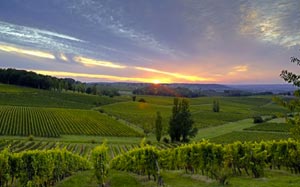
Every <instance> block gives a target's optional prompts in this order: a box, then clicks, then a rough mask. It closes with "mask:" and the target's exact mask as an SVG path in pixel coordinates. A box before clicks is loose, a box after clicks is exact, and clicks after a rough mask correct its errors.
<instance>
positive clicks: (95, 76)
mask: <svg viewBox="0 0 300 187" xmlns="http://www.w3.org/2000/svg"><path fill="white" fill-rule="evenodd" d="M29 71H34V72H36V73H39V74H43V75H51V76H57V77H72V78H85V79H86V78H87V79H91V80H92V81H95V79H96V80H97V79H98V80H101V81H103V80H106V81H126V82H147V83H153V82H155V81H156V79H152V78H140V77H121V76H113V75H101V74H87V73H74V72H64V71H47V70H32V69H31V70H29ZM160 82H164V83H169V82H170V80H169V79H160Z"/></svg>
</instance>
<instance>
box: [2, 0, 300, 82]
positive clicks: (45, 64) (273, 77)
mask: <svg viewBox="0 0 300 187" xmlns="http://www.w3.org/2000/svg"><path fill="white" fill-rule="evenodd" d="M59 2H60V6H57V2H56V1H47V2H45V1H28V2H26V5H25V4H22V3H20V1H19V0H9V1H3V2H2V1H1V2H0V55H1V57H0V58H1V59H0V68H16V69H25V70H30V69H36V70H44V71H45V72H47V73H51V72H52V74H54V72H56V74H58V75H59V76H61V77H63V76H73V77H76V79H78V80H79V81H80V80H87V81H90V82H94V81H99V82H101V81H111V82H114V81H125V82H130V81H133V82H135V81H136V82H149V83H155V84H161V83H192V84H197V83H199V84H218V83H224V84H260V83H283V80H282V79H281V78H280V76H279V74H280V72H281V71H282V70H283V69H287V70H289V69H290V68H293V67H292V65H291V64H289V63H288V62H289V59H290V57H291V56H299V49H300V21H299V20H300V12H299V7H300V1H299V0H289V1H285V0H278V1H270V2H269V1H257V0H229V1H226V2H225V1H213V0H203V1H199V0H187V1H184V0H172V1H164V3H161V2H158V1H145V2H144V1H141V2H139V3H134V2H127V1H117V0H116V1H114V0H112V1H95V0H84V1H78V2H77V1H69V0H60V1H59ZM29 7H30V8H29ZM58 72H60V73H58ZM62 72H63V73H62ZM72 73H73V74H72Z"/></svg>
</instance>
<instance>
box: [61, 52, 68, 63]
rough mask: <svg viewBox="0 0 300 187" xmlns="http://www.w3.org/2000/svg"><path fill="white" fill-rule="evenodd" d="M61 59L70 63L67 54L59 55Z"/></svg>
mask: <svg viewBox="0 0 300 187" xmlns="http://www.w3.org/2000/svg"><path fill="white" fill-rule="evenodd" d="M59 58H60V59H61V60H63V61H65V62H68V61H69V59H68V57H67V56H66V55H65V54H63V53H60V54H59Z"/></svg>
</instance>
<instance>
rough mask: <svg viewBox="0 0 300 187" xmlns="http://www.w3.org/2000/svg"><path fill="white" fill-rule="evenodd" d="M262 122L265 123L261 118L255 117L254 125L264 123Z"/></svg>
mask: <svg viewBox="0 0 300 187" xmlns="http://www.w3.org/2000/svg"><path fill="white" fill-rule="evenodd" d="M262 122H264V120H263V118H262V117H261V116H254V117H253V123H262Z"/></svg>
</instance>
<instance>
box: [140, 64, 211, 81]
mask: <svg viewBox="0 0 300 187" xmlns="http://www.w3.org/2000/svg"><path fill="white" fill-rule="evenodd" d="M134 68H135V69H137V70H142V71H148V72H153V73H160V74H164V75H169V76H172V77H176V78H180V79H184V80H188V81H192V82H196V81H214V79H213V78H205V77H199V76H190V75H183V74H179V73H171V72H167V71H161V70H157V69H152V68H145V67H134Z"/></svg>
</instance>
